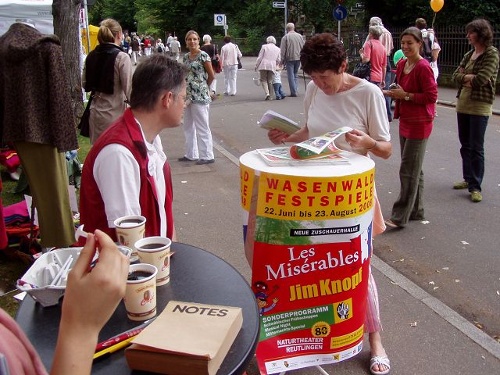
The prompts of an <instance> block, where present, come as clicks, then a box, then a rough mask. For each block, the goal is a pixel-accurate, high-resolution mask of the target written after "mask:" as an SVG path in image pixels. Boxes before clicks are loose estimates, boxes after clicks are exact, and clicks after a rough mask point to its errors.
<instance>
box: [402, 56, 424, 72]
mask: <svg viewBox="0 0 500 375" xmlns="http://www.w3.org/2000/svg"><path fill="white" fill-rule="evenodd" d="M418 60H420V59H418ZM418 60H417V61H415V62H413V63H411V64H410V62H409V61H408V60H406V64H405V67H404V72H405V73H410V72H411V71H412V70H413V67H414V66H415V64H416V63H417V62H418Z"/></svg>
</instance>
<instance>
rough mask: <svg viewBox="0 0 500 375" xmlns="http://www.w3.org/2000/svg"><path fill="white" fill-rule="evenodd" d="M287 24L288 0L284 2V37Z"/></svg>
mask: <svg viewBox="0 0 500 375" xmlns="http://www.w3.org/2000/svg"><path fill="white" fill-rule="evenodd" d="M287 23H288V0H285V35H286V25H287Z"/></svg>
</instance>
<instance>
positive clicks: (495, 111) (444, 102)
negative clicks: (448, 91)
mask: <svg viewBox="0 0 500 375" xmlns="http://www.w3.org/2000/svg"><path fill="white" fill-rule="evenodd" d="M437 104H441V105H445V106H448V107H456V106H457V103H456V102H450V101H449V100H439V99H438V101H437ZM492 114H493V115H496V116H500V110H498V109H493V110H492Z"/></svg>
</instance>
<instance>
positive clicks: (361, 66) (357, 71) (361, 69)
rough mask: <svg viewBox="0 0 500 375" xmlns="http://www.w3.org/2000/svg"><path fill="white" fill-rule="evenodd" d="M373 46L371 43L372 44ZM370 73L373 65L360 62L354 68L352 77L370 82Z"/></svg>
mask: <svg viewBox="0 0 500 375" xmlns="http://www.w3.org/2000/svg"><path fill="white" fill-rule="evenodd" d="M370 45H371V42H370ZM370 71H371V64H370V62H369V61H368V62H366V63H364V62H363V61H360V62H358V63H357V64H356V65H355V66H354V70H353V72H352V75H353V76H354V77H358V78H362V79H366V80H367V81H369V80H370Z"/></svg>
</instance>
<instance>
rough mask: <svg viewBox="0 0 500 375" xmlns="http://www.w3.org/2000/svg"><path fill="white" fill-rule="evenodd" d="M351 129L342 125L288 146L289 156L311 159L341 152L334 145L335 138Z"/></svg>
mask: <svg viewBox="0 0 500 375" xmlns="http://www.w3.org/2000/svg"><path fill="white" fill-rule="evenodd" d="M351 130H352V128H350V127H348V126H343V127H341V128H338V129H336V130H332V131H330V132H328V133H325V134H323V135H320V136H318V137H313V138H309V139H308V140H306V141H304V142H300V143H297V144H295V145H293V146H291V147H290V156H291V157H292V158H293V159H311V158H317V157H321V156H325V155H332V154H338V153H341V152H342V150H341V149H339V148H338V147H337V146H336V145H335V140H336V139H337V138H338V137H339V136H341V135H342V134H345V133H347V132H349V131H351Z"/></svg>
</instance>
